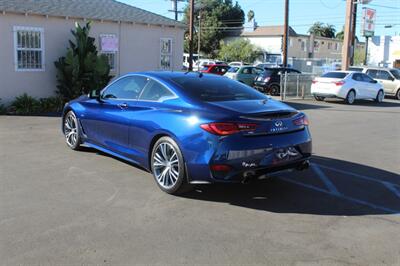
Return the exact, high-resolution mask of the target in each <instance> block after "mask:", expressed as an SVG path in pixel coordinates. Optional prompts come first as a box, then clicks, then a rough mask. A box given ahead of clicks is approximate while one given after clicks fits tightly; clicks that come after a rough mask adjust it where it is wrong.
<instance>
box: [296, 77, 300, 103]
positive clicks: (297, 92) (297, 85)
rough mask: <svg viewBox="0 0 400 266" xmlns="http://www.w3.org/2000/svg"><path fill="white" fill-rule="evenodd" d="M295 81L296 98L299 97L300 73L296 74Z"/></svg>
mask: <svg viewBox="0 0 400 266" xmlns="http://www.w3.org/2000/svg"><path fill="white" fill-rule="evenodd" d="M296 76H297V81H296V98H299V78H300V74H297V75H296Z"/></svg>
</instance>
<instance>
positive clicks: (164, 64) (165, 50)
mask: <svg viewBox="0 0 400 266" xmlns="http://www.w3.org/2000/svg"><path fill="white" fill-rule="evenodd" d="M160 52H161V58H160V66H161V69H163V70H170V69H171V67H172V39H170V38H161V51H160Z"/></svg>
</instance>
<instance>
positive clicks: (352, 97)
mask: <svg viewBox="0 0 400 266" xmlns="http://www.w3.org/2000/svg"><path fill="white" fill-rule="evenodd" d="M355 100H356V93H355V91H354V90H351V91H349V93H347V96H346V99H345V101H346V103H347V104H353V103H354V101H355Z"/></svg>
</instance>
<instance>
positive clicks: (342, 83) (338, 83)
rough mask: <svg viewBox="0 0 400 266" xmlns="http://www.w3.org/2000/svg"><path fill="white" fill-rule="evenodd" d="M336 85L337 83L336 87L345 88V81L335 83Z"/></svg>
mask: <svg viewBox="0 0 400 266" xmlns="http://www.w3.org/2000/svg"><path fill="white" fill-rule="evenodd" d="M334 83H335V85H336V86H343V85H344V83H345V81H344V80H341V81H337V82H334Z"/></svg>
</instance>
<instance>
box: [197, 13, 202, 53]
mask: <svg viewBox="0 0 400 266" xmlns="http://www.w3.org/2000/svg"><path fill="white" fill-rule="evenodd" d="M198 19H199V33H198V40H197V41H198V42H197V56H198V58H199V59H200V50H201V49H200V45H201V10H200V11H199V16H198Z"/></svg>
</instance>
